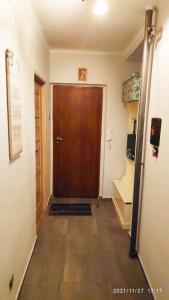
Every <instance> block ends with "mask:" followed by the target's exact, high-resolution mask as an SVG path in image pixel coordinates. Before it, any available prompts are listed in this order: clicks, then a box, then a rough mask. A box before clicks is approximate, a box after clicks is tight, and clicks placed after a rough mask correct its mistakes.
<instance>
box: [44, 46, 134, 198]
mask: <svg viewBox="0 0 169 300" xmlns="http://www.w3.org/2000/svg"><path fill="white" fill-rule="evenodd" d="M78 67H87V68H88V81H87V84H102V85H103V84H104V85H107V108H106V128H112V129H113V141H112V149H111V150H110V149H109V146H108V143H107V142H105V161H104V185H103V197H106V198H107V197H108V198H111V197H112V180H113V178H120V177H121V176H122V175H123V173H124V167H125V161H126V159H125V148H126V133H127V111H126V109H125V107H124V105H123V104H122V101H121V93H122V90H121V84H122V82H123V80H125V79H127V78H128V76H129V75H131V74H132V73H133V72H136V71H138V70H140V64H137V63H131V62H124V60H123V59H122V58H120V56H111V55H110V56H108V55H100V54H94V53H78V52H72V53H71V52H64V53H62V52H59V51H55V50H51V54H50V82H51V83H79V82H78V80H77V70H78Z"/></svg>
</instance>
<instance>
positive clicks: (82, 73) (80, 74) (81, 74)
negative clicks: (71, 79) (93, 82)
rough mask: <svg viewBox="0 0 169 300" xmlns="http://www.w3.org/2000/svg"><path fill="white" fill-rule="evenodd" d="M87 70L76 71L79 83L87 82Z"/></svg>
mask: <svg viewBox="0 0 169 300" xmlns="http://www.w3.org/2000/svg"><path fill="white" fill-rule="evenodd" d="M87 75H88V69H87V68H79V69H78V80H79V81H87Z"/></svg>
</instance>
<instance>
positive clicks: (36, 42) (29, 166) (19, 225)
mask: <svg viewBox="0 0 169 300" xmlns="http://www.w3.org/2000/svg"><path fill="white" fill-rule="evenodd" d="M7 48H9V49H11V50H13V51H14V52H15V53H16V55H17V56H18V58H19V60H20V65H21V73H22V74H21V85H22V110H23V114H22V124H23V153H22V154H21V157H20V159H18V160H16V161H14V162H13V163H10V162H9V155H8V126H7V97H6V73H5V50H6V49H7ZM34 72H37V73H38V74H39V75H40V76H41V77H42V78H44V80H46V82H48V74H49V51H48V48H47V46H46V43H45V41H44V40H43V37H42V35H41V33H40V31H39V28H38V26H37V23H36V18H35V17H34V14H33V11H32V8H31V7H30V4H29V1H27V0H24V1H21V0H12V1H10V0H9V1H6V0H1V1H0V299H2V300H8V299H15V296H16V294H17V290H18V288H19V285H20V283H21V279H22V276H23V273H24V270H25V267H26V264H27V262H28V258H29V255H30V252H31V249H32V246H33V243H34V241H35V238H36V226H35V222H36V218H35V214H36V211H35V207H36V205H35V126H34ZM46 97H48V91H47V89H46ZM48 130H49V129H47V131H48ZM47 134H48V132H47ZM48 136H49V135H48ZM48 168H49V163H48ZM12 273H14V276H15V281H14V287H13V290H12V291H11V292H9V288H8V284H9V279H10V277H11V274H12Z"/></svg>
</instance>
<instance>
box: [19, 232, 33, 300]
mask: <svg viewBox="0 0 169 300" xmlns="http://www.w3.org/2000/svg"><path fill="white" fill-rule="evenodd" d="M36 240H37V236H36V238H35V240H34V242H33V245H32V248H31V251H30V254H29V258H28V261H27V263H26V267H25V270H24V272H23V276H22V279H21V282H20V285H19V288H18V290H17V293H16V297H15V300H17V299H18V296H19V292H20V289H21V287H22V284H23V281H24V278H25V275H26V271H27V269H28V266H29V263H30V260H31V257H32V254H33V250H34V247H35V243H36Z"/></svg>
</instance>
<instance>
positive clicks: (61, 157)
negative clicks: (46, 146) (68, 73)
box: [53, 85, 103, 198]
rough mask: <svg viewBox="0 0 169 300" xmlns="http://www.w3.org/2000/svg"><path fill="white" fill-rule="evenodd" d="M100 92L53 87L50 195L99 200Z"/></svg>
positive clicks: (97, 89)
mask: <svg viewBox="0 0 169 300" xmlns="http://www.w3.org/2000/svg"><path fill="white" fill-rule="evenodd" d="M102 102H103V88H102V87H96V86H92V87H91V86H88V87H86V86H64V85H54V87H53V194H54V196H55V197H84V198H87V197H93V198H96V197H98V196H99V177H100V150H101V125H102Z"/></svg>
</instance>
